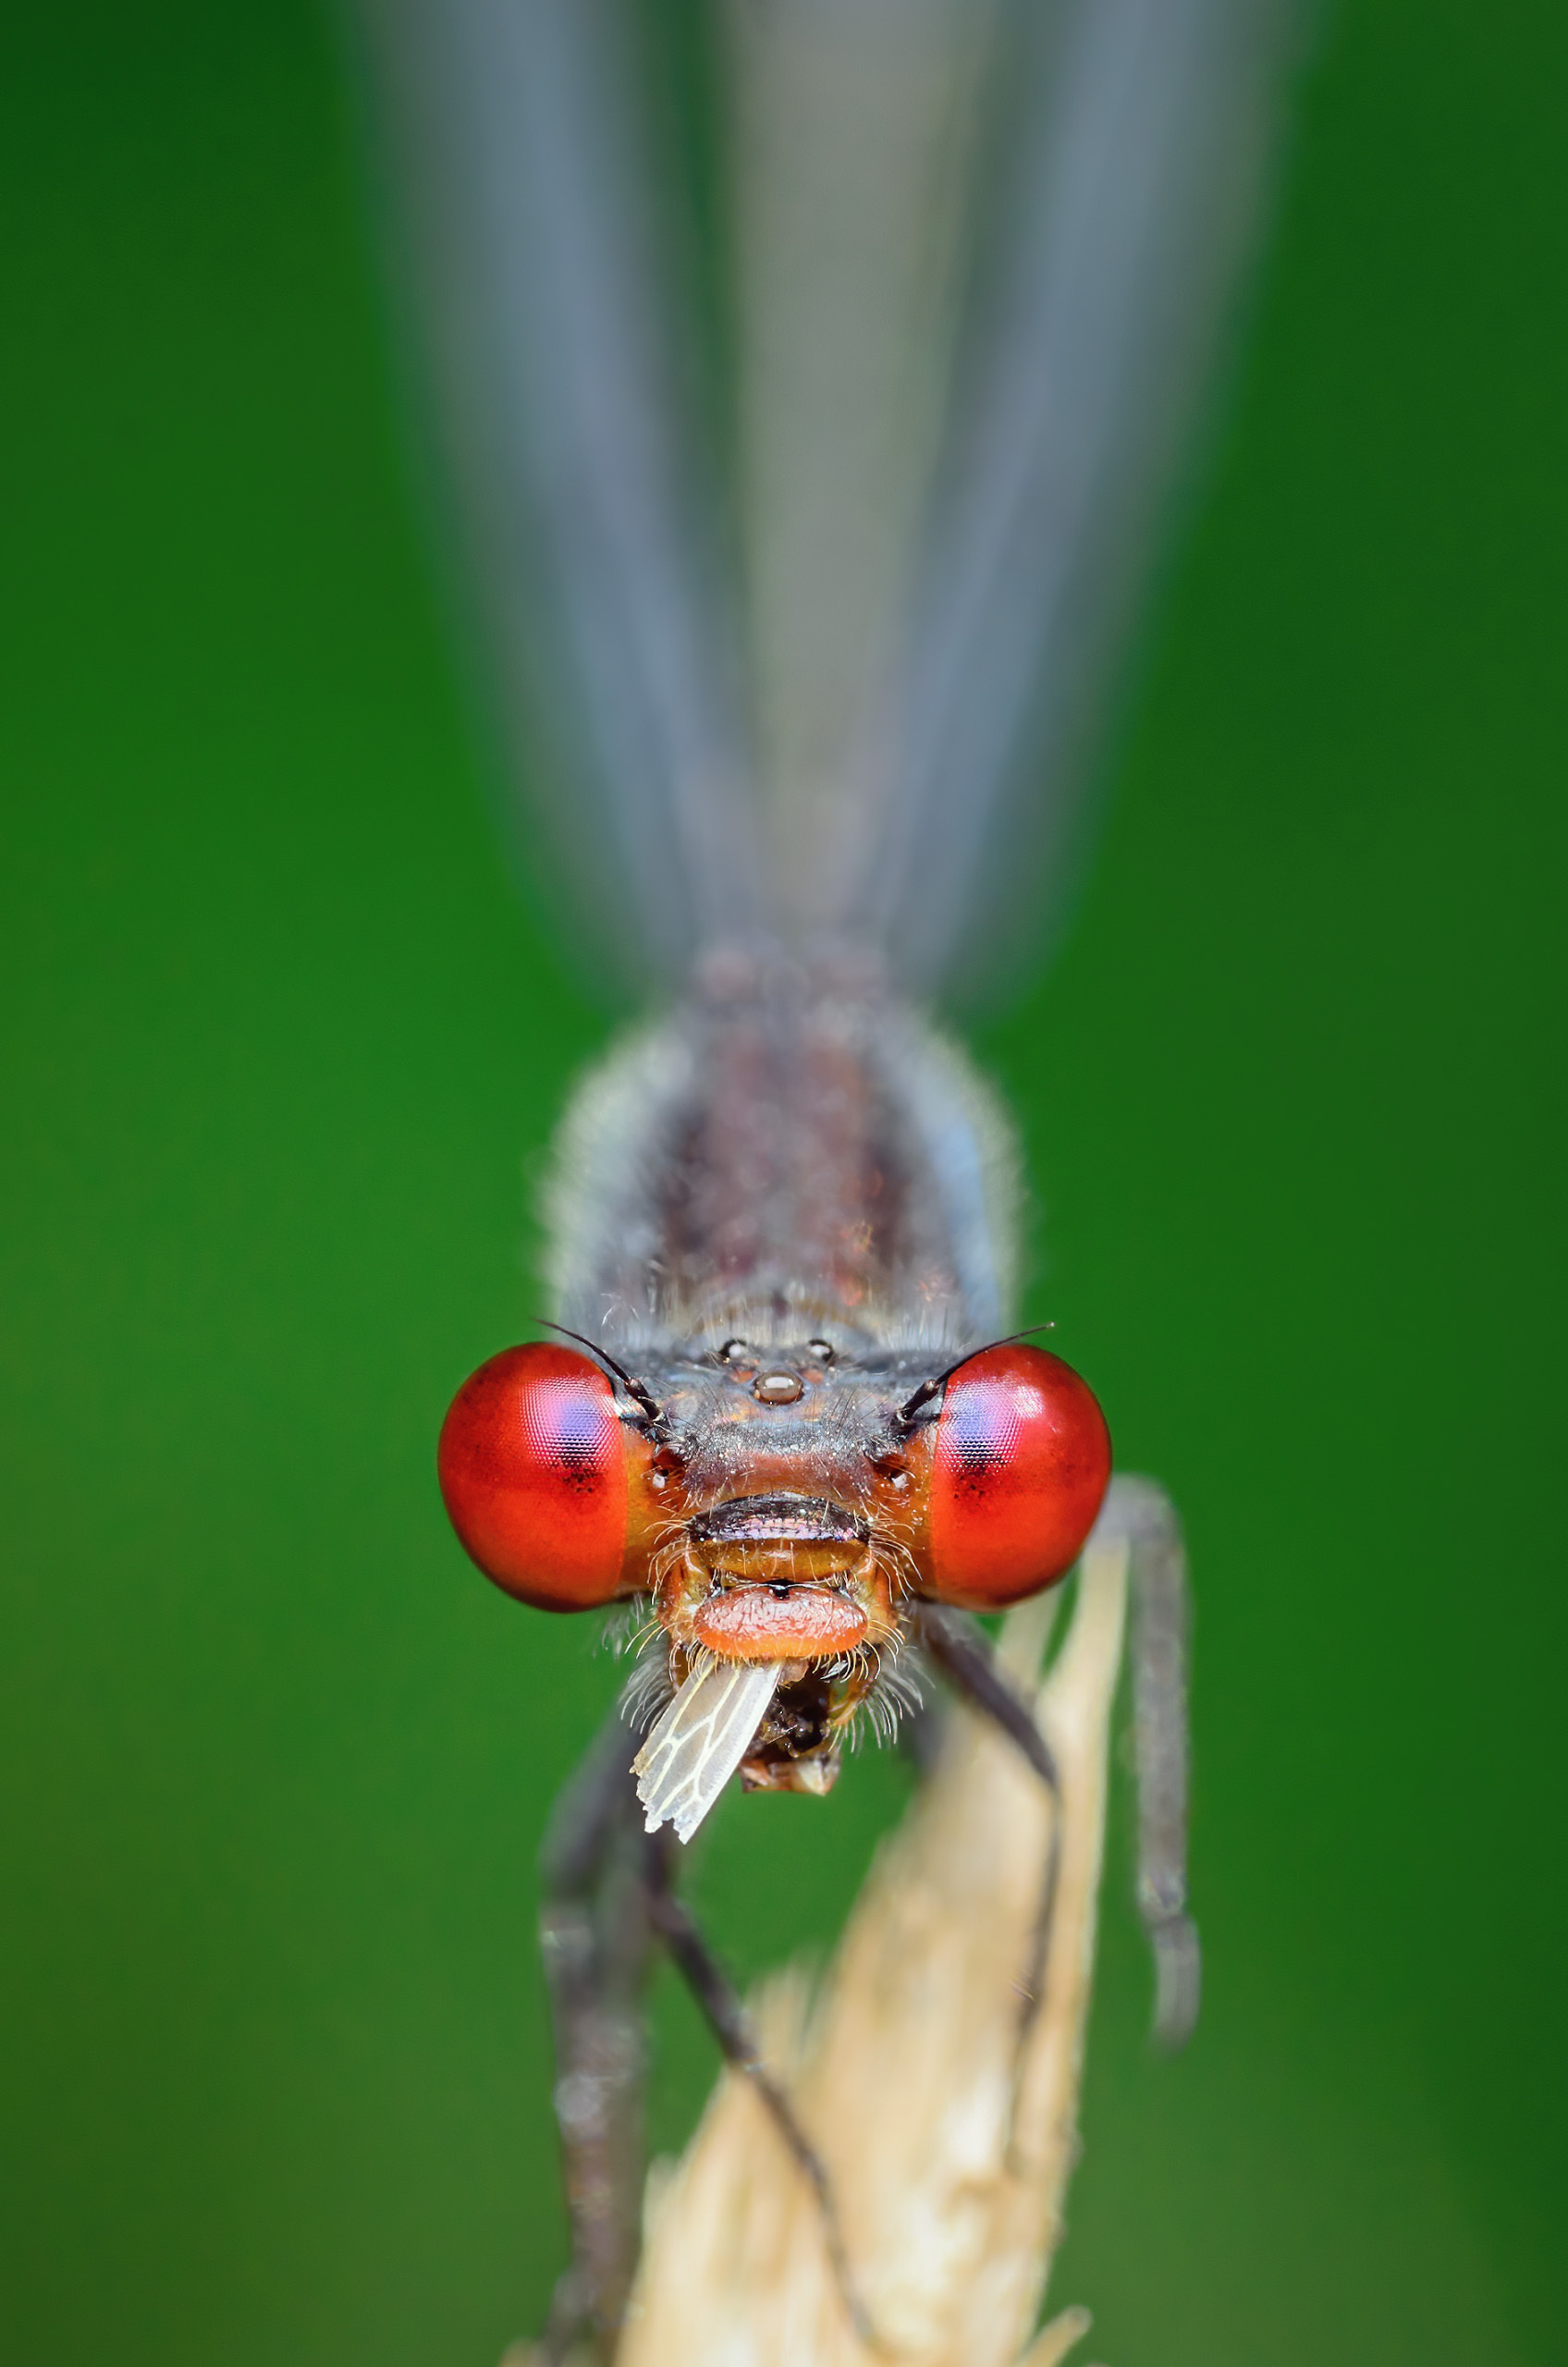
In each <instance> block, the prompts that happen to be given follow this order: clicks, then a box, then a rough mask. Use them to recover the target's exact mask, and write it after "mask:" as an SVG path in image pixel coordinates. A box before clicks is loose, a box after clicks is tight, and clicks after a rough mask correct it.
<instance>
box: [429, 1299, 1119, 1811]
mask: <svg viewBox="0 0 1568 2367" xmlns="http://www.w3.org/2000/svg"><path fill="white" fill-rule="evenodd" d="M438 1468H439V1473H440V1480H441V1489H442V1493H443V1495H444V1497H445V1499H446V1502H447V1511H448V1513H449V1515H450V1516H451V1519H452V1524H453V1527H455V1528H456V1530H457V1532H458V1535H459V1538H460V1539H461V1540H462V1543H463V1545H464V1546H465V1548H466V1549H467V1551H468V1552H469V1553H470V1554H471V1555H472V1558H473V1560H474V1561H475V1562H477V1563H478V1564H479V1566H480V1568H481V1569H482V1570H484V1573H485V1574H486V1576H489V1577H491V1578H493V1579H494V1580H495V1581H496V1584H497V1585H498V1586H501V1587H504V1588H506V1589H507V1591H508V1593H510V1594H514V1595H516V1596H517V1597H518V1598H519V1599H520V1600H522V1601H525V1602H530V1603H533V1604H534V1605H536V1606H538V1607H539V1608H541V1609H544V1610H549V1611H579V1610H586V1609H591V1608H593V1607H594V1606H595V1605H600V1604H605V1603H608V1602H611V1601H613V1600H616V1599H618V1598H620V1597H630V1596H636V1595H646V1596H648V1597H649V1598H650V1599H651V1603H652V1608H653V1613H654V1616H655V1621H656V1623H657V1628H658V1630H660V1631H662V1642H661V1651H662V1654H663V1665H662V1666H660V1667H658V1668H656V1669H655V1671H654V1675H655V1680H656V1683H655V1691H654V1694H653V1696H652V1699H658V1698H660V1697H661V1696H662V1695H664V1694H666V1693H668V1687H669V1686H676V1687H679V1686H681V1685H682V1684H683V1683H684V1682H685V1681H686V1679H687V1678H688V1676H689V1675H691V1674H692V1672H693V1671H695V1670H700V1669H701V1668H704V1667H706V1666H709V1665H711V1664H712V1662H716V1661H717V1662H725V1663H735V1664H753V1665H755V1664H759V1663H766V1664H768V1665H769V1666H770V1667H771V1668H773V1669H774V1670H775V1671H776V1673H777V1685H776V1686H775V1689H774V1691H773V1693H772V1695H771V1697H770V1700H769V1706H768V1708H767V1711H766V1715H765V1716H764V1717H763V1719H762V1721H761V1723H760V1725H759V1727H758V1729H757V1732H756V1734H755V1735H754V1737H753V1742H752V1747H751V1748H750V1750H749V1752H748V1754H747V1756H746V1758H745V1760H744V1761H743V1763H742V1774H743V1776H744V1778H745V1780H746V1782H747V1783H748V1784H750V1785H752V1786H753V1787H766V1788H770V1789H794V1790H801V1789H805V1790H814V1791H821V1790H825V1789H826V1788H827V1784H829V1783H830V1782H831V1780H832V1776H833V1773H834V1772H835V1771H836V1767H837V1743H838V1740H839V1737H840V1736H841V1735H842V1734H843V1732H844V1730H845V1728H846V1727H847V1725H848V1724H849V1723H850V1722H851V1719H852V1718H853V1717H854V1715H855V1713H856V1711H858V1710H860V1709H861V1708H862V1706H863V1705H865V1706H867V1707H868V1708H869V1709H870V1711H871V1714H872V1715H873V1716H874V1718H878V1721H879V1723H880V1722H882V1713H883V1712H885V1711H886V1710H887V1708H888V1706H889V1704H888V1699H887V1696H888V1693H889V1691H890V1690H891V1689H892V1687H893V1683H894V1681H893V1679H892V1676H891V1663H892V1662H893V1661H894V1660H895V1659H896V1656H897V1651H898V1648H899V1645H900V1641H901V1639H902V1635H903V1631H904V1625H905V1620H906V1617H907V1613H908V1609H909V1606H910V1605H911V1603H912V1602H913V1601H915V1600H919V1599H921V1598H923V1597H924V1598H925V1599H927V1600H936V1601H940V1602H946V1603H953V1604H957V1605H961V1606H962V1607H964V1608H966V1609H970V1610H980V1611H986V1610H994V1609H998V1608H999V1607H1001V1606H1002V1605H1004V1604H1007V1603H1011V1602H1016V1601H1018V1600H1021V1599H1022V1598H1023V1597H1024V1596H1026V1595H1030V1594H1034V1593H1036V1592H1038V1591H1039V1590H1040V1589H1041V1588H1044V1587H1047V1586H1050V1585H1052V1584H1053V1583H1054V1582H1055V1581H1056V1580H1057V1579H1059V1578H1060V1577H1061V1576H1064V1575H1065V1573H1066V1572H1067V1570H1068V1569H1070V1568H1071V1566H1072V1563H1073V1562H1074V1560H1075V1559H1076V1558H1077V1555H1078V1553H1079V1551H1080V1550H1081V1548H1082V1546H1083V1543H1084V1539H1085V1538H1086V1537H1087V1535H1088V1532H1089V1529H1090V1527H1092V1525H1093V1523H1094V1519H1095V1515H1096V1513H1097V1512H1098V1510H1099V1505H1100V1501H1101V1498H1102V1497H1103V1496H1104V1493H1105V1490H1106V1485H1107V1482H1108V1480H1109V1474H1110V1441H1109V1436H1108V1434H1107V1430H1106V1426H1105V1422H1104V1419H1103V1417H1102V1416H1101V1414H1100V1410H1099V1407H1098V1405H1097V1404H1096V1402H1095V1399H1094V1396H1093V1395H1092V1393H1091V1392H1090V1391H1089V1389H1088V1388H1087V1387H1086V1385H1085V1384H1084V1382H1083V1381H1082V1380H1080V1379H1079V1378H1078V1376H1077V1374H1076V1373H1074V1372H1073V1371H1072V1369H1071V1367H1069V1366H1067V1365H1065V1364H1063V1363H1062V1362H1061V1360H1060V1358H1059V1357H1057V1356H1053V1355H1047V1353H1046V1351H1045V1350H1043V1349H1040V1348H1035V1347H1031V1346H1028V1345H1027V1344H1024V1343H1019V1342H1011V1343H1004V1344H1002V1345H1000V1346H997V1347H992V1348H986V1349H982V1350H980V1351H979V1352H978V1353H976V1354H975V1355H972V1356H970V1357H969V1358H967V1359H966V1360H965V1361H963V1362H962V1363H961V1364H959V1365H958V1366H957V1367H954V1368H953V1369H952V1370H951V1371H949V1373H947V1374H946V1376H945V1377H942V1378H940V1379H939V1380H934V1379H932V1378H931V1377H930V1376H929V1375H928V1374H927V1375H923V1374H922V1372H921V1370H920V1362H919V1360H918V1359H916V1358H914V1357H912V1356H909V1355H886V1354H866V1355H854V1354H851V1353H850V1352H848V1351H846V1352H845V1353H844V1354H842V1355H839V1354H838V1353H836V1352H835V1350H834V1348H833V1346H832V1345H831V1344H830V1343H827V1341H824V1340H812V1341H807V1342H804V1343H801V1344H800V1345H799V1346H798V1347H795V1348H789V1349H777V1348H774V1349H769V1350H768V1351H767V1352H766V1355H764V1354H760V1353H759V1354H753V1352H752V1351H751V1350H750V1349H748V1347H747V1346H746V1343H744V1342H743V1341H738V1340H731V1341H729V1342H727V1343H725V1344H724V1345H723V1347H721V1348H719V1349H717V1350H703V1351H698V1352H696V1353H693V1354H692V1355H689V1356H679V1357H675V1358H671V1359H669V1360H668V1362H665V1363H663V1364H662V1365H661V1367H660V1368H659V1369H657V1370H656V1371H654V1372H651V1373H649V1374H647V1375H646V1376H639V1377H638V1380H637V1381H636V1383H635V1387H634V1390H633V1391H631V1392H628V1391H627V1390H626V1389H625V1388H623V1387H619V1386H618V1384H617V1381H616V1380H614V1379H612V1378H611V1377H610V1375H608V1374H607V1373H606V1372H605V1371H604V1370H602V1369H601V1367H599V1366H598V1365H597V1364H595V1363H594V1362H593V1361H592V1360H591V1359H590V1358H589V1357H588V1356H586V1355H579V1354H577V1353H576V1352H575V1351H574V1350H571V1349H568V1348H564V1347H555V1346H544V1345H534V1346H529V1347H521V1348H510V1349H508V1350H506V1351H505V1352H504V1353H503V1354H502V1355H498V1356H493V1357H492V1358H491V1359H490V1361H489V1363H488V1364H485V1365H483V1366H481V1367H480V1369H479V1370H478V1372H476V1373H475V1374H473V1376H472V1378H471V1379H470V1380H467V1381H465V1382H464V1384H463V1386H462V1388H461V1389H460V1390H459V1392H458V1395H457V1397H456V1398H455V1399H454V1401H453V1404H452V1407H451V1410H450V1412H449V1413H448V1415H447V1421H446V1425H445V1427H444V1429H443V1430H442V1434H441V1444H440V1450H439V1456H438ZM879 1689H880V1697H881V1699H880V1709H879Z"/></svg>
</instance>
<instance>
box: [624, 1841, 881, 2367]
mask: <svg viewBox="0 0 1568 2367" xmlns="http://www.w3.org/2000/svg"><path fill="white" fill-rule="evenodd" d="M661 1844H666V1845H668V1835H667V1834H665V1833H659V1834H652V1835H650V1836H649V1840H648V1845H647V1846H648V1852H649V1913H650V1916H651V1919H652V1921H653V1924H654V1927H655V1930H656V1932H658V1935H659V1937H660V1939H661V1940H663V1942H664V1944H665V1945H666V1947H668V1950H669V1953H670V1956H672V1958H673V1959H674V1962H675V1965H676V1967H677V1968H678V1970H679V1971H680V1975H681V1978H682V1979H683V1980H684V1981H685V1982H686V1985H687V1987H688V1988H689V1989H690V1990H691V1992H692V1996H693V1997H694V1998H695V1999H696V2002H697V2005H699V2007H700V2008H701V2010H702V2013H703V2016H704V2019H705V2020H706V2022H707V2025H708V2028H709V2029H710V2030H712V2032H713V2034H714V2036H715V2038H716V2039H717V2041H718V2046H719V2051H720V2053H721V2054H723V2056H724V2059H725V2061H726V2062H727V2063H729V2064H730V2065H731V2066H732V2067H734V2068H735V2069H736V2070H737V2071H742V2072H744V2073H745V2076H746V2078H747V2079H749V2080H750V2081H751V2083H752V2085H753V2088H754V2089H755V2090H756V2091H757V2094H758V2095H759V2096H760V2097H761V2099H762V2102H763V2103H765V2104H766V2107H767V2110H768V2112H769V2113H770V2114H771V2116H772V2117H773V2121H774V2125H775V2126H776V2128H778V2133H779V2135H780V2137H782V2139H783V2140H784V2142H785V2144H786V2145H787V2146H788V2148H789V2150H790V2152H791V2153H792V2154H793V2156H794V2158H795V2161H796V2163H797V2164H798V2165H799V2167H800V2169H801V2172H802V2176H803V2177H805V2179H806V2182H807V2184H808V2185H809V2186H810V2187H811V2188H812V2189H813V2191H814V2193H815V2196H816V2200H817V2205H818V2208H819V2209H820V2211H821V2213H822V2225H823V2233H824V2237H825V2239H826V2241H827V2251H828V2257H829V2259H830V2260H831V2262H832V2263H833V2274H834V2275H835V2277H836V2278H837V2280H838V2285H839V2291H840V2293H841V2294H842V2295H843V2299H844V2307H845V2309H846V2310H847V2311H848V2312H849V2315H850V2320H851V2324H853V2326H854V2329H855V2332H856V2333H857V2334H858V2335H859V2336H860V2338H861V2340H862V2341H863V2342H864V2343H866V2344H867V2345H869V2346H870V2347H871V2348H872V2349H875V2348H876V2334H875V2332H874V2330H873V2328H872V2325H871V2322H870V2320H869V2319H868V2318H867V2316H866V2313H865V2310H864V2306H863V2304H862V2302H861V2300H860V2298H859V2296H858V2294H857V2293H856V2291H855V2287H854V2283H853V2280H852V2278H851V2274H850V2263H849V2256H848V2254H847V2253H846V2251H845V2250H844V2238H843V2232H842V2229H841V2228H840V2227H839V2214H838V2211H837V2209H836V2208H835V2205H834V2201H833V2189H832V2187H831V2185H830V2184H829V2182H828V2177H827V2170H826V2168H825V2167H824V2165H823V2163H822V2159H821V2157H820V2155H819V2154H818V2153H817V2151H816V2149H815V2146H814V2145H813V2143H812V2141H811V2140H810V2138H809V2137H808V2136H807V2135H806V2133H805V2131H804V2129H803V2128H802V2127H801V2124H800V2122H799V2121H798V2120H797V2119H796V2117H795V2113H794V2107H793V2105H792V2104H791V2103H790V2099H789V2097H788V2096H787V2095H786V2094H785V2092H784V2091H783V2089H782V2088H781V2087H780V2086H779V2085H778V2081H777V2079H775V2078H774V2077H773V2074H772V2072H771V2071H769V2069H768V2068H767V2066H766V2064H765V2063H764V2061H763V2059H762V2052H761V2049H760V2048H759V2046H758V2044H757V2041H756V2033H755V2032H754V2030H753V2028H752V2024H751V2018H750V2017H749V2015H748V2014H747V2012H746V2009H745V2006H744V2005H743V2004H742V2003H741V1997H740V1994H739V1993H738V1992H737V1990H736V1989H735V1986H734V1984H733V1983H732V1981H730V1979H729V1974H728V1973H727V1972H726V1971H725V1970H724V1968H723V1966H722V1965H721V1964H720V1963H719V1962H718V1959H717V1956H714V1954H713V1952H712V1950H711V1949H710V1948H709V1946H708V1944H707V1942H706V1941H705V1940H704V1938H703V1935H702V1933H701V1932H700V1931H699V1930H698V1929H697V1925H696V1922H695V1921H694V1919H693V1918H692V1912H691V1909H690V1908H689V1907H687V1906H686V1904H685V1902H684V1901H683V1900H682V1899H680V1898H678V1897H677V1896H676V1895H675V1892H674V1890H673V1889H672V1888H671V1886H670V1855H671V1853H670V1850H669V1848H668V1846H663V1847H661V1846H660V1845H661Z"/></svg>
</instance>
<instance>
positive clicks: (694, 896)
mask: <svg viewBox="0 0 1568 2367" xmlns="http://www.w3.org/2000/svg"><path fill="white" fill-rule="evenodd" d="M360 22H361V28H362V31H363V32H364V34H365V37H366V39H365V47H366V51H367V54H368V57H369V61H370V67H371V76H372V80H373V83H374V89H375V98H376V104H375V106H374V108H373V110H372V117H373V122H374V125H375V127H376V129H377V131H378V134H379V137H378V140H377V145H378V147H379V148H380V150H381V152H382V161H383V163H384V166H385V169H384V171H383V173H382V175H381V178H382V181H383V185H384V190H385V192H386V196H387V198H388V201H389V202H390V205H391V208H392V210H393V212H394V214H395V215H398V216H400V217H401V219H400V222H399V225H398V227H399V229H400V232H401V236H400V238H399V239H398V241H397V243H396V249H395V251H396V253H397V256H398V265H399V269H400V270H404V269H406V265H407V263H408V261H409V260H410V259H411V262H412V265H413V268H412V273H411V277H412V281H413V286H414V292H415V296H416V304H415V312H416V315H417V316H418V317H420V318H421V319H422V321H423V326H424V330H425V338H424V341H425V343H426V345H427V346H428V348H429V350H430V352H431V354H432V355H433V357H434V360H435V365H436V369H437V374H438V377H439V382H440V402H439V405H438V413H439V421H440V429H441V436H440V440H441V442H442V444H443V446H444V455H443V458H444V461H445V463H446V466H447V473H448V475H455V478H456V480H457V484H458V487H459V511H460V514H461V523H462V533H463V539H464V541H465V543H466V546H467V549H466V552H465V558H466V561H467V566H468V571H469V573H470V575H471V577H472V579H473V580H474V581H475V582H476V583H477V584H478V587H479V593H480V605H481V609H482V620H483V624H484V634H483V638H484V640H485V641H486V642H487V644H488V646H489V649H490V653H491V656H492V661H493V663H492V672H493V676H494V680H495V683H496V688H497V691H498V696H499V702H500V704H501V705H502V707H503V710H504V712H505V714H506V716H507V718H508V722H509V725H510V729H511V741H512V748H513V754H514V769H515V772H516V775H517V778H518V779H520V780H521V781H522V782H523V783H525V784H526V785H527V787H528V789H529V790H530V791H532V795H531V796H530V797H529V798H528V799H527V801H526V802H527V803H528V805H529V807H530V809H531V813H532V816H533V819H534V820H535V821H538V820H542V821H543V823H544V826H545V831H546V834H547V835H548V837H549V838H550V839H551V840H553V841H554V849H555V852H556V853H557V856H558V857H559V858H560V859H562V860H564V862H565V864H566V866H567V872H568V877H569V880H570V882H571V883H572V884H573V885H574V887H575V899H574V916H577V915H580V916H582V917H583V918H586V919H587V920H589V921H590V922H591V923H592V924H594V925H596V932H597V938H598V943H597V946H596V948H595V950H596V951H597V952H599V953H600V954H601V956H608V957H609V958H610V960H611V961H612V963H616V964H618V965H619V967H620V968H621V970H622V972H623V973H630V974H631V975H633V976H642V977H643V978H646V976H647V975H649V974H652V975H655V976H657V975H666V976H679V975H680V974H681V973H682V972H683V971H684V969H685V967H686V964H687V963H688V961H689V959H690V955H691V952H692V947H693V946H694V945H696V944H699V943H701V942H702V941H703V940H704V939H705V938H710V937H712V936H715V935H717V934H723V933H726V932H728V931H729V930H732V929H741V930H744V929H745V928H746V927H747V926H749V925H750V924H751V923H752V922H753V920H754V917H755V914H754V911H753V903H754V895H755V879H756V865H755V863H754V860H753V857H752V854H751V852H750V849H749V844H748V838H749V822H748V813H747V796H746V788H745V779H746V769H747V768H746V763H745V759H744V755H743V752H742V748H741V730H740V727H739V724H738V721H737V717H736V700H735V695H734V683H733V668H732V665H731V662H730V659H729V654H728V652H727V648H726V631H725V627H724V623H723V615H724V603H723V602H722V600H721V599H720V597H719V596H718V594H717V588H716V577H717V562H716V558H715V542H716V533H715V525H714V516H713V510H714V507H715V505H714V504H713V503H712V502H710V501H709V500H708V499H707V495H708V494H709V493H711V492H712V490H713V472H712V471H711V470H710V471H704V467H703V465H702V461H701V457H700V454H699V452H698V450H697V444H698V440H699V439H698V438H697V437H696V435H695V434H694V432H693V420H694V417H695V413H696V410H697V406H696V405H694V404H693V403H692V401H691V400H690V399H689V397H690V394H691V387H690V385H689V383H688V380H689V375H690V373H689V371H688V368H687V364H688V363H689V361H690V338H689V337H688V336H687V333H686V332H687V327H688V325H689V319H688V308H687V307H686V306H685V305H684V302H683V291H682V288H681V283H680V271H679V269H678V256H677V252H676V248H677V243H678V242H677V240H676V239H675V236H674V231H673V227H672V221H671V215H670V209H669V207H668V205H667V204H665V203H664V202H662V200H663V197H664V195H665V193H666V190H667V184H668V177H667V176H666V175H665V174H664V173H662V172H661V170H660V167H659V161H658V154H657V123H656V111H655V109H653V108H652V107H651V106H650V105H649V104H648V101H647V92H646V89H645V84H646V81H647V75H646V71H645V67H646V60H645V59H644V58H643V56H642V55H640V53H639V49H638V45H637V36H638V33H639V31H641V30H643V29H642V28H640V27H639V25H638V22H637V20H636V18H635V17H634V15H633V14H632V13H631V12H629V11H627V10H626V9H624V8H622V7H620V6H616V5H615V0H361V9H360ZM554 895H555V883H552V896H553V897H554Z"/></svg>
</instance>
